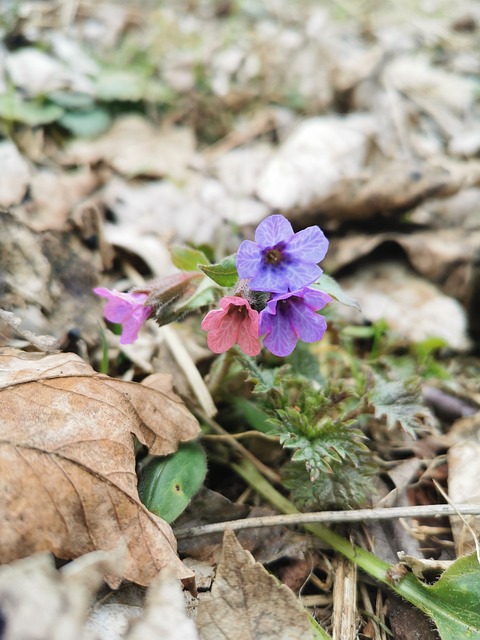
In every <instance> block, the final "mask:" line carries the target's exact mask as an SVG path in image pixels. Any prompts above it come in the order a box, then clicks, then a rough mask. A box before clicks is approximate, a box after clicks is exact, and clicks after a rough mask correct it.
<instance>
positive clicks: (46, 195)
mask: <svg viewBox="0 0 480 640" xmlns="http://www.w3.org/2000/svg"><path fill="white" fill-rule="evenodd" d="M97 185H98V176H97V175H96V174H94V173H93V172H91V171H90V170H89V169H84V170H81V171H76V172H74V173H66V172H62V173H59V172H54V171H51V170H49V169H43V170H42V171H39V172H38V173H36V174H35V175H34V176H33V177H32V180H31V183H30V189H31V198H32V200H33V210H32V211H31V213H30V216H29V222H30V225H31V226H32V227H34V228H35V229H38V230H43V229H59V230H60V229H62V228H65V223H66V221H67V219H68V214H69V213H70V212H71V211H72V209H73V208H74V207H75V205H76V204H77V203H78V202H80V201H81V200H83V198H85V197H86V196H87V195H88V194H90V193H91V192H92V191H93V190H94V189H95V187H96V186H97Z"/></svg>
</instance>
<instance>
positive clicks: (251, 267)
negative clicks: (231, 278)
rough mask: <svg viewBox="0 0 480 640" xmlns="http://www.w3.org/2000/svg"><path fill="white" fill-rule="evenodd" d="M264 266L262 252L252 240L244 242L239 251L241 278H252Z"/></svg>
mask: <svg viewBox="0 0 480 640" xmlns="http://www.w3.org/2000/svg"><path fill="white" fill-rule="evenodd" d="M261 264H262V250H261V248H260V247H259V246H258V245H257V244H255V242H252V241H251V240H244V241H243V242H242V244H241V245H240V246H239V248H238V251H237V271H238V277H239V278H252V277H253V276H254V275H255V274H256V273H257V271H258V269H259V268H260V266H261Z"/></svg>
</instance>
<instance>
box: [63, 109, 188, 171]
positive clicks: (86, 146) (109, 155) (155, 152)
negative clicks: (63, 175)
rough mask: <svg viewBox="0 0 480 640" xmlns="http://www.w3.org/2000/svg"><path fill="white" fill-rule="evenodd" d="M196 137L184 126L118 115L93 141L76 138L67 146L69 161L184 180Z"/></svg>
mask: <svg viewBox="0 0 480 640" xmlns="http://www.w3.org/2000/svg"><path fill="white" fill-rule="evenodd" d="M194 154H195V139H194V135H193V131H192V130H191V129H189V128H186V127H173V126H170V127H167V126H164V127H162V128H156V127H154V126H153V125H152V124H151V123H149V122H148V121H147V120H146V119H145V118H142V117H140V116H136V115H127V116H122V117H120V118H117V120H115V123H114V124H113V126H112V127H111V129H110V130H109V131H108V132H107V133H106V134H105V135H103V136H101V137H100V138H98V139H96V140H92V141H86V140H76V141H74V142H72V144H71V145H69V147H68V149H67V152H66V158H67V160H68V162H74V163H89V164H94V163H96V162H99V161H100V160H103V161H104V162H106V163H107V164H109V165H110V166H111V167H112V168H113V169H115V170H116V171H118V172H119V173H121V174H123V175H125V176H129V177H134V176H150V177H152V178H163V177H165V176H170V177H172V178H175V179H177V180H183V179H185V177H186V176H187V173H188V166H189V165H190V163H192V162H193V158H194Z"/></svg>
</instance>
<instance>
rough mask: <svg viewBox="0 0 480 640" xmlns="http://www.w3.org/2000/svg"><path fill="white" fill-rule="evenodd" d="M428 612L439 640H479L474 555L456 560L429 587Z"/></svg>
mask: <svg viewBox="0 0 480 640" xmlns="http://www.w3.org/2000/svg"><path fill="white" fill-rule="evenodd" d="M424 588H425V589H426V590H427V592H428V593H429V594H430V595H429V599H430V606H428V605H427V608H429V609H430V610H429V611H426V613H428V614H429V615H430V616H431V617H432V618H433V619H434V620H435V622H436V624H437V627H438V630H439V632H440V635H441V637H442V640H458V638H471V639H472V640H473V639H476V640H479V639H480V565H479V563H478V559H477V556H476V554H475V553H473V554H472V555H469V556H465V557H463V558H459V559H458V560H456V561H455V562H454V563H453V564H452V565H451V566H450V567H449V568H448V569H447V570H446V571H445V572H444V573H443V575H442V576H441V578H440V579H439V580H438V582H436V583H435V584H434V585H432V586H428V587H427V586H426V587H424Z"/></svg>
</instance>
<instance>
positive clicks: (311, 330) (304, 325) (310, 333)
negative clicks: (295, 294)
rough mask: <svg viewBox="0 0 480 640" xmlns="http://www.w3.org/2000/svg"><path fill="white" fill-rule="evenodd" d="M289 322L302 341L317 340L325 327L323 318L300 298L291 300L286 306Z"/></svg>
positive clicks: (321, 336) (325, 323)
mask: <svg viewBox="0 0 480 640" xmlns="http://www.w3.org/2000/svg"><path fill="white" fill-rule="evenodd" d="M288 316H289V318H290V322H291V323H292V324H293V326H294V327H295V331H296V333H297V335H298V337H299V338H300V340H303V342H318V340H321V339H322V338H323V334H324V333H325V331H326V329H327V322H326V320H325V318H324V317H323V316H321V315H319V314H318V313H315V311H312V309H310V308H309V307H307V306H306V305H305V304H304V303H303V302H302V301H301V300H298V299H297V301H295V302H294V301H292V302H291V303H290V304H289V306H288Z"/></svg>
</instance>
